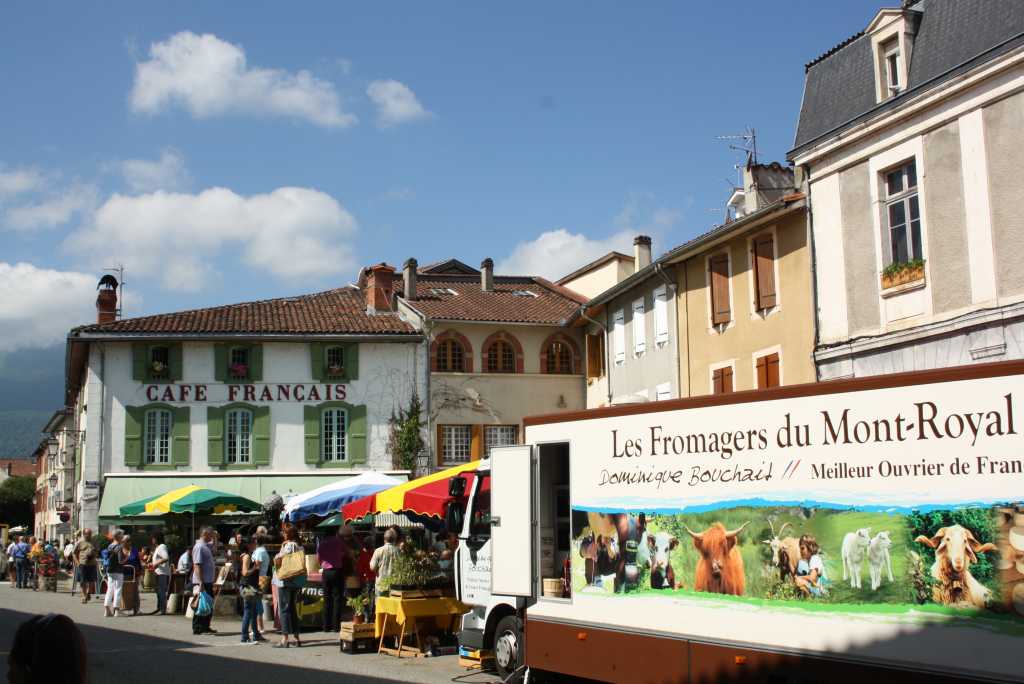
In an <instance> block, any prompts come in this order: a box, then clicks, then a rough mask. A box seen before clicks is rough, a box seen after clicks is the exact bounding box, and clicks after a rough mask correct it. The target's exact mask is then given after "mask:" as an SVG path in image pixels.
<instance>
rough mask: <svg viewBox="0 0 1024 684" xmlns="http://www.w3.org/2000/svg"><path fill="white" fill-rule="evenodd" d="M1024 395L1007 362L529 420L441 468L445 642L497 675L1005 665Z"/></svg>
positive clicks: (1023, 490)
mask: <svg viewBox="0 0 1024 684" xmlns="http://www.w3.org/2000/svg"><path fill="white" fill-rule="evenodd" d="M1022 407H1024V362H1006V363H999V364H984V365H975V366H969V367H962V368H956V369H946V370H939V371H925V372H915V373H905V374H897V375H889V376H881V377H873V378H866V379H856V380H842V381H836V382H829V383H820V384H811V385H802V386H791V387H783V388H776V389H772V390H764V391H758V392H742V393H735V394H731V395H716V396H707V397H699V398H692V399H683V400H673V401H663V402H657V403H651V404H647V405H631V406H618V407H610V408H604V409H595V410H590V411H582V412H576V413H565V414H553V415H548V416H539V417H535V418H528V419H527V420H526V421H524V423H525V434H524V442H525V444H523V445H522V446H515V447H505V448H501V449H494V450H493V451H492V453H491V458H490V460H489V461H483V462H481V463H480V465H479V468H478V470H477V477H475V478H473V480H472V484H471V485H470V491H469V492H463V491H462V490H463V489H464V488H465V487H464V486H465V484H466V481H465V480H462V481H461V482H452V483H450V493H452V494H453V496H455V497H457V498H454V499H453V503H451V504H450V505H449V511H448V516H447V517H448V520H447V522H448V526H449V530H451V531H453V532H457V533H458V534H459V537H460V544H459V547H458V550H457V554H456V563H455V566H456V573H457V574H456V585H457V590H458V596H459V598H460V599H461V600H462V601H463V602H465V603H467V604H470V605H472V606H473V610H472V611H471V612H470V613H468V614H467V615H465V616H464V618H463V623H462V632H461V635H460V641H461V642H462V644H463V645H464V646H466V647H468V648H471V649H485V650H491V651H493V653H494V656H495V663H496V665H497V668H498V670H499V673H500V674H502V675H503V676H505V677H506V678H509V679H512V678H515V677H519V676H528V677H529V678H530V679H531V680H534V679H544V678H546V677H545V676H546V675H550V674H556V675H559V674H561V675H570V676H573V677H581V678H587V679H593V680H602V681H616V682H703V681H719V680H728V681H769V680H770V681H818V680H820V681H830V682H832V681H857V682H863V681H865V677H876V678H878V677H881V681H888V680H889V679H892V678H893V677H897V676H898V677H899V679H900V681H922V682H923V681H926V680H927V681H928V682H929V683H934V682H936V681H943V682H945V681H979V680H983V681H1024V670H1022V669H1021V667H1020V664H1019V663H1020V653H1021V646H1022V644H1024V437H1022V434H1024V415H1022V414H1021V410H1022ZM454 479H459V478H453V480H454ZM458 502H465V503H458ZM563 577H564V578H565V580H566V582H565V588H564V590H562V589H561V584H560V583H559V580H561V579H562V578H563ZM545 580H547V581H545ZM545 589H546V591H545Z"/></svg>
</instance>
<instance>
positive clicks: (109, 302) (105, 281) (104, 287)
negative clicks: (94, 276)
mask: <svg viewBox="0 0 1024 684" xmlns="http://www.w3.org/2000/svg"><path fill="white" fill-rule="evenodd" d="M96 289H97V290H99V293H97V295H96V322H97V323H99V324H103V323H113V322H114V321H116V320H117V278H115V277H114V276H112V275H109V274H107V275H105V276H103V277H102V278H100V282H99V284H98V285H97V286H96Z"/></svg>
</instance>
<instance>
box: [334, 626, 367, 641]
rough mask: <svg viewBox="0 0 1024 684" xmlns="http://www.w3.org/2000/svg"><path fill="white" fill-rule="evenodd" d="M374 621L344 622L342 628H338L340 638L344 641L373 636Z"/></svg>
mask: <svg viewBox="0 0 1024 684" xmlns="http://www.w3.org/2000/svg"><path fill="white" fill-rule="evenodd" d="M373 633H374V632H373V623H372V622H364V623H362V624H358V625H357V624H356V623H354V622H342V623H341V629H340V630H338V638H339V639H341V640H342V641H352V640H353V639H364V638H370V639H372V638H373Z"/></svg>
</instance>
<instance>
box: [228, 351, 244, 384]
mask: <svg viewBox="0 0 1024 684" xmlns="http://www.w3.org/2000/svg"><path fill="white" fill-rule="evenodd" d="M228 363H229V365H228V371H229V372H230V373H231V377H233V378H244V377H246V376H247V375H248V374H249V349H248V348H246V347H233V348H232V349H231V356H230V358H229V359H228Z"/></svg>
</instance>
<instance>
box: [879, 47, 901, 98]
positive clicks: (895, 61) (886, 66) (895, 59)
mask: <svg viewBox="0 0 1024 684" xmlns="http://www.w3.org/2000/svg"><path fill="white" fill-rule="evenodd" d="M881 52H882V59H883V73H882V75H883V76H884V77H885V81H884V82H885V87H886V90H887V93H886V97H894V96H896V95H898V94H899V92H900V90H902V89H903V88H902V86H901V84H900V62H901V60H902V58H901V57H900V43H899V40H898V39H897V38H893V39H892V40H890V41H888V42H886V43H884V44H882V46H881Z"/></svg>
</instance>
